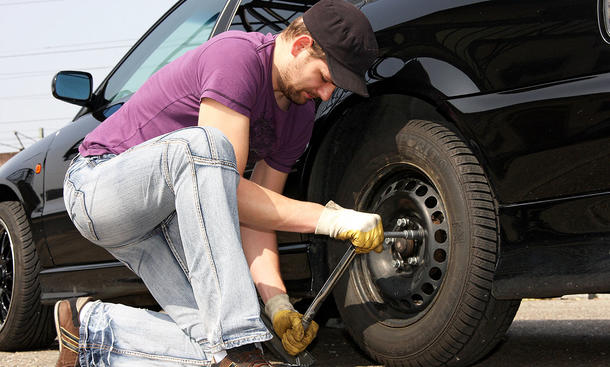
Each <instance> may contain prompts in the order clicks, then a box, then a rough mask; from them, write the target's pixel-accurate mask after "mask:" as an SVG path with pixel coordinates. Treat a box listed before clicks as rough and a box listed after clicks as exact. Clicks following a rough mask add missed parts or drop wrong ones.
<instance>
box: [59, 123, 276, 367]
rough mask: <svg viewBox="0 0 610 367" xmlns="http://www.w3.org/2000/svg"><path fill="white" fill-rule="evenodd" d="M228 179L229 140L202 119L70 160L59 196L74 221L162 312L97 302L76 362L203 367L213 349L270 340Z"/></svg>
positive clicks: (231, 167)
mask: <svg viewBox="0 0 610 367" xmlns="http://www.w3.org/2000/svg"><path fill="white" fill-rule="evenodd" d="M238 182H239V174H238V172H237V169H236V164H235V155H234V152H233V146H232V145H231V143H230V142H229V140H228V139H227V138H226V137H225V136H224V135H223V134H222V133H221V132H220V130H218V129H215V128H208V127H206V128H202V127H192V128H186V129H181V130H177V131H174V132H171V133H169V134H166V135H163V136H160V137H157V138H154V139H151V140H149V141H147V142H144V143H142V144H140V145H137V146H135V147H133V148H131V149H129V150H127V151H125V152H124V153H122V154H120V155H117V156H115V155H104V156H99V157H77V158H76V159H75V160H74V161H73V162H72V164H71V165H70V168H69V169H68V172H67V173H66V179H65V182H64V200H65V203H66V208H67V211H68V213H69V215H70V218H71V219H72V221H73V222H74V224H75V226H76V227H77V228H78V230H79V232H80V233H81V234H82V235H83V236H84V237H85V238H87V239H88V240H90V241H91V242H93V243H95V244H97V245H99V246H102V247H104V248H105V249H107V250H108V251H109V252H110V253H111V254H112V255H113V256H115V257H116V258H117V259H119V260H120V261H121V262H123V263H124V264H125V265H126V266H127V267H129V268H130V269H131V270H132V271H133V272H135V273H136V274H137V275H138V276H140V278H142V280H143V281H144V283H145V284H146V286H147V288H148V289H149V291H150V292H151V294H152V295H153V296H154V297H155V299H156V300H157V302H158V303H159V305H160V306H161V307H162V308H163V310H164V311H165V312H167V314H164V313H157V312H152V311H148V310H141V309H136V308H130V307H126V306H122V305H113V304H107V303H101V302H98V303H95V304H94V305H93V306H92V307H90V308H89V310H88V314H87V315H83V317H82V318H83V319H84V320H85V322H83V323H82V324H81V330H80V336H81V341H80V362H81V365H82V366H106V365H112V366H121V365H129V366H137V365H143V366H144V365H145V366H154V365H155V363H157V364H158V365H163V366H167V365H203V366H205V365H209V364H210V360H211V353H215V352H218V351H221V350H224V349H230V348H234V347H237V346H240V345H243V344H249V343H255V342H261V341H265V340H268V339H271V334H270V333H269V331H268V330H267V329H266V327H265V326H264V324H263V322H262V320H261V319H260V308H259V304H258V300H257V295H256V290H255V288H254V284H253V282H252V278H251V275H250V272H249V268H248V264H247V262H246V259H245V256H244V253H243V250H242V247H241V238H240V232H239V218H238V213H237V184H238ZM138 363H139V364H138Z"/></svg>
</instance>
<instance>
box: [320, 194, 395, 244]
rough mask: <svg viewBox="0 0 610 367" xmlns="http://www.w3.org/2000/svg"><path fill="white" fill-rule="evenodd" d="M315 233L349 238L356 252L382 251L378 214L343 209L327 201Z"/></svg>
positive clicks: (344, 238)
mask: <svg viewBox="0 0 610 367" xmlns="http://www.w3.org/2000/svg"><path fill="white" fill-rule="evenodd" d="M316 234H325V235H328V236H330V237H332V238H336V239H338V240H350V241H351V242H352V244H353V245H354V246H356V252H357V253H367V252H370V251H371V250H374V251H375V252H381V251H383V245H382V244H383V226H382V225H381V217H380V216H379V215H378V214H370V213H363V212H357V211H355V210H351V209H344V208H342V207H340V206H339V205H337V204H336V203H335V202H333V201H329V202H328V203H327V204H326V206H325V207H324V210H323V211H322V215H321V216H320V219H318V225H317V226H316Z"/></svg>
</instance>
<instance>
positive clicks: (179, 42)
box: [104, 0, 225, 104]
mask: <svg viewBox="0 0 610 367" xmlns="http://www.w3.org/2000/svg"><path fill="white" fill-rule="evenodd" d="M224 5H225V0H206V1H195V0H193V1H187V2H185V3H184V4H182V5H181V6H180V7H179V8H177V9H176V10H175V11H173V12H172V13H171V14H170V15H169V16H168V17H167V18H166V19H164V20H163V22H162V23H161V24H159V25H158V26H157V27H156V28H155V29H154V30H153V31H152V32H151V33H150V34H149V35H148V36H147V37H146V39H145V40H144V41H143V42H142V43H141V44H140V45H139V46H138V47H137V48H136V49H135V50H134V51H133V52H132V53H131V54H130V55H129V57H128V58H127V59H126V60H125V61H124V62H123V63H122V64H121V66H120V67H119V68H118V69H117V70H116V72H115V73H114V74H113V75H112V77H111V78H110V79H109V80H108V83H107V85H106V88H105V89H104V99H106V100H108V101H110V102H111V103H110V104H112V103H114V102H118V101H120V100H124V99H125V98H126V97H128V96H130V95H131V94H133V93H134V92H135V91H136V90H138V88H140V86H142V84H143V83H144V82H145V81H146V80H147V79H148V78H149V77H150V76H151V75H152V74H153V73H155V72H156V71H157V70H159V69H160V68H162V67H163V66H165V65H166V64H168V63H169V62H171V61H173V60H175V59H176V58H178V57H179V56H181V55H182V54H184V53H185V52H186V51H188V50H190V49H193V48H195V47H197V46H199V45H201V44H202V43H203V42H205V41H207V39H208V38H209V37H210V34H211V33H212V30H213V29H214V25H215V24H216V20H217V19H218V16H219V14H220V12H221V11H222V9H223V7H224Z"/></svg>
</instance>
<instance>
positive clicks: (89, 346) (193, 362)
mask: <svg viewBox="0 0 610 367" xmlns="http://www.w3.org/2000/svg"><path fill="white" fill-rule="evenodd" d="M82 348H83V349H96V350H104V351H108V352H110V353H116V354H122V355H129V356H133V357H140V358H148V359H154V360H158V361H168V362H176V363H184V364H190V365H193V366H211V365H212V362H211V361H199V360H196V359H190V358H180V357H170V356H160V355H158V354H150V353H144V352H136V351H132V350H124V349H120V348H117V347H114V346H111V345H106V344H98V343H86V344H84V345H83V346H82Z"/></svg>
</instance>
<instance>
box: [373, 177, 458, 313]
mask: <svg viewBox="0 0 610 367" xmlns="http://www.w3.org/2000/svg"><path fill="white" fill-rule="evenodd" d="M371 207H372V210H373V211H375V212H377V213H378V214H380V215H381V217H382V218H383V222H384V223H386V225H385V227H386V228H385V230H391V231H404V230H412V231H419V232H420V233H421V236H419V239H415V240H406V239H387V240H386V241H385V243H384V247H385V251H383V252H381V253H379V254H377V253H370V254H369V255H368V256H366V257H365V258H364V260H362V261H363V262H364V263H363V264H362V266H363V268H365V269H366V271H365V273H368V274H369V275H370V280H372V283H373V284H374V286H373V287H369V292H371V293H372V294H371V296H372V297H371V298H373V299H375V300H378V301H381V302H383V303H384V304H386V305H388V306H390V308H391V309H392V310H394V311H398V312H400V313H401V314H405V313H406V314H408V315H411V316H413V314H417V313H420V312H421V311H423V310H424V309H425V308H426V307H427V306H428V305H430V303H431V302H432V301H433V300H434V297H435V296H436V294H437V292H438V289H439V288H440V286H441V284H442V281H443V277H444V274H445V273H446V270H447V259H448V255H449V241H448V240H447V238H448V230H449V228H448V223H447V220H446V218H447V216H446V210H445V207H444V205H443V203H442V200H441V197H440V195H439V194H438V192H437V191H436V190H435V188H434V187H433V186H432V185H430V184H428V183H426V182H424V181H423V180H421V179H419V178H399V179H394V180H390V182H389V183H388V184H386V185H384V186H383V187H381V189H380V190H377V193H376V194H374V196H373V197H372V205H371ZM390 226H391V227H390ZM407 317H409V316H407Z"/></svg>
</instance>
